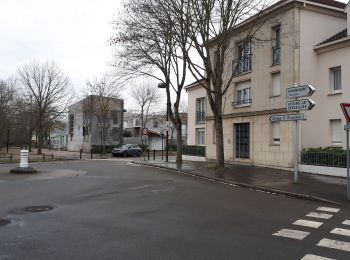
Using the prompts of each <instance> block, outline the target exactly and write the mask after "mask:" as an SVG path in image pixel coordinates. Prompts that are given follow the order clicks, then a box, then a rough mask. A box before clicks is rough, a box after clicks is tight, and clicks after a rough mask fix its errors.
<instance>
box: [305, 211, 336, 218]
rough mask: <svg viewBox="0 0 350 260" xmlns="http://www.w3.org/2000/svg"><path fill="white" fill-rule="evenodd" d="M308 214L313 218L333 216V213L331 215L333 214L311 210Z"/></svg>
mask: <svg viewBox="0 0 350 260" xmlns="http://www.w3.org/2000/svg"><path fill="white" fill-rule="evenodd" d="M306 216H307V217H312V218H322V219H330V218H331V217H333V215H331V214H326V213H318V212H310V213H309V214H307V215H306Z"/></svg>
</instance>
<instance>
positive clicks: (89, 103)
mask: <svg viewBox="0 0 350 260" xmlns="http://www.w3.org/2000/svg"><path fill="white" fill-rule="evenodd" d="M121 91H122V85H121V84H120V83H119V82H118V81H117V80H116V79H115V78H114V77H112V76H110V75H109V74H107V73H106V74H104V75H102V76H100V77H95V78H94V79H93V80H92V81H87V82H86V89H85V93H86V95H87V96H89V98H87V99H86V102H85V103H84V112H88V114H92V113H94V114H95V115H96V117H97V121H98V124H99V126H100V128H101V139H102V153H105V150H106V140H107V136H108V131H109V127H110V122H109V119H110V118H111V117H112V118H117V117H118V115H116V114H115V115H111V114H112V113H118V112H120V113H121V115H120V116H122V113H123V111H115V110H114V107H115V102H118V101H120V100H116V99H118V98H120V93H121ZM122 107H123V104H122ZM120 122H121V123H122V121H121V120H120ZM119 138H120V140H121V138H122V133H121V132H120V133H119Z"/></svg>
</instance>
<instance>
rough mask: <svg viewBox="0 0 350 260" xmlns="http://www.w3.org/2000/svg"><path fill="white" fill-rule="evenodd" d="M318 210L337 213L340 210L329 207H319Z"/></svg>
mask: <svg viewBox="0 0 350 260" xmlns="http://www.w3.org/2000/svg"><path fill="white" fill-rule="evenodd" d="M317 210H320V211H327V212H334V213H336V212H338V211H339V210H340V209H338V208H329V207H318V208H317Z"/></svg>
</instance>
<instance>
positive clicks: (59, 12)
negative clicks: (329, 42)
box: [0, 0, 121, 89]
mask: <svg viewBox="0 0 350 260" xmlns="http://www.w3.org/2000/svg"><path fill="white" fill-rule="evenodd" d="M0 1H1V4H0V6H1V7H0V8H1V15H0V57H1V58H0V78H3V79H6V78H7V77H9V76H10V75H11V74H13V73H15V72H16V70H17V67H18V66H19V65H21V64H23V63H26V62H28V61H30V60H33V59H36V60H43V61H45V60H47V59H53V60H55V61H56V62H57V63H58V64H59V65H60V66H61V67H62V68H63V70H64V72H65V73H66V74H68V76H69V77H70V78H71V80H72V83H73V85H74V88H75V89H80V88H81V87H83V86H84V85H85V81H86V79H91V78H92V77H93V76H95V75H98V74H99V73H103V72H105V71H106V70H109V68H108V66H107V63H108V62H109V61H111V59H112V49H111V48H110V47H109V45H108V39H109V37H110V36H111V33H112V25H111V21H112V20H113V17H114V15H115V14H117V12H118V7H119V6H120V5H121V0H0Z"/></svg>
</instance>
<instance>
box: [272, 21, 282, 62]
mask: <svg viewBox="0 0 350 260" xmlns="http://www.w3.org/2000/svg"><path fill="white" fill-rule="evenodd" d="M273 34H274V41H273V46H272V65H278V64H280V63H281V26H280V25H279V26H276V27H274V28H273Z"/></svg>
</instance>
